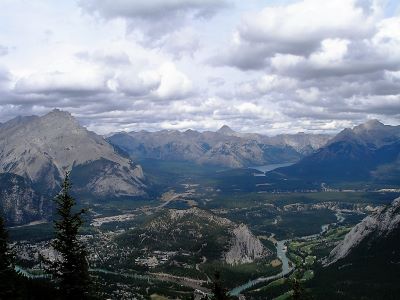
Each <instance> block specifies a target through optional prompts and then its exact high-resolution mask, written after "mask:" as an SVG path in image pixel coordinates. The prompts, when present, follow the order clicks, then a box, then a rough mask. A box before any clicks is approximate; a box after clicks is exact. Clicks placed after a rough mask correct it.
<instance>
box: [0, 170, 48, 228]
mask: <svg viewBox="0 0 400 300" xmlns="http://www.w3.org/2000/svg"><path fill="white" fill-rule="evenodd" d="M50 212H51V203H50V201H49V200H48V199H47V198H45V197H42V196H40V195H39V194H38V193H37V192H36V191H35V190H34V189H33V188H32V185H31V183H30V182H29V180H27V179H25V178H23V177H21V176H18V175H15V174H10V173H2V174H0V213H1V214H2V216H4V217H5V221H6V223H7V225H21V224H24V223H27V222H30V221H35V220H39V219H42V218H44V217H46V216H48V215H49V213H50Z"/></svg>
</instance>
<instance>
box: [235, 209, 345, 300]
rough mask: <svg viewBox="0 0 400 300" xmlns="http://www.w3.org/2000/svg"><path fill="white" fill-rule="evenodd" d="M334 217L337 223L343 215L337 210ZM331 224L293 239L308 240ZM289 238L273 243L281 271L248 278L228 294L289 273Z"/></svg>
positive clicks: (320, 233)
mask: <svg viewBox="0 0 400 300" xmlns="http://www.w3.org/2000/svg"><path fill="white" fill-rule="evenodd" d="M336 218H337V223H342V222H343V221H344V219H345V218H344V216H343V215H342V214H341V213H340V212H337V213H336ZM337 223H332V224H337ZM332 224H324V225H322V226H321V231H320V232H319V233H316V234H312V235H307V236H302V237H298V238H295V239H305V240H309V239H313V238H316V237H318V236H320V235H322V234H324V233H325V232H327V231H328V229H329V225H332ZM289 241H291V240H281V241H277V242H276V244H275V247H276V253H277V256H278V258H279V259H280V260H281V262H282V271H281V272H279V273H278V274H275V275H272V276H269V277H259V278H257V279H254V280H250V281H249V282H247V283H245V284H243V285H240V286H237V287H235V288H233V289H232V290H230V291H229V294H230V295H231V296H238V295H239V294H240V293H241V292H243V291H244V290H247V289H248V288H251V287H252V286H254V285H256V284H258V283H261V282H267V281H273V280H275V279H279V278H282V277H285V276H286V275H288V274H289V273H291V272H292V271H293V270H294V267H292V266H291V265H293V266H294V264H291V263H290V260H289V258H288V257H287V255H286V253H287V249H286V246H285V244H286V242H289Z"/></svg>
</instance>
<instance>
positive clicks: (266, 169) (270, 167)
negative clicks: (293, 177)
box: [249, 163, 294, 176]
mask: <svg viewBox="0 0 400 300" xmlns="http://www.w3.org/2000/svg"><path fill="white" fill-rule="evenodd" d="M293 164H294V163H284V164H270V165H264V166H255V167H249V169H255V170H258V171H261V172H264V173H266V172H269V171H272V170H275V169H278V168H282V167H288V166H291V165H293ZM260 176H262V174H260Z"/></svg>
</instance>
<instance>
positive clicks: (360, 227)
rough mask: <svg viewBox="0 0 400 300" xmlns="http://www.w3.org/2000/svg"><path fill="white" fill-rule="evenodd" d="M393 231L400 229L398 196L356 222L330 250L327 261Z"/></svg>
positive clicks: (342, 255) (339, 257)
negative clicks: (389, 203) (388, 203)
mask: <svg viewBox="0 0 400 300" xmlns="http://www.w3.org/2000/svg"><path fill="white" fill-rule="evenodd" d="M395 231H397V232H398V231H400V198H397V199H396V200H394V201H393V203H392V204H391V205H389V206H387V207H385V208H382V209H381V210H379V211H378V212H376V213H374V214H372V215H370V216H368V217H366V218H365V219H364V220H363V221H362V222H361V223H359V224H357V225H356V226H355V227H354V228H353V229H352V230H351V231H350V232H349V233H348V234H347V235H346V236H345V238H344V240H343V241H342V242H341V243H340V244H338V245H337V246H336V247H335V248H334V249H333V250H332V252H331V253H330V255H329V259H328V262H329V264H332V263H335V262H336V261H338V260H340V259H343V258H345V257H346V256H348V255H349V254H350V253H351V252H352V251H353V250H354V249H356V248H357V247H358V246H359V245H360V244H361V243H363V244H369V245H372V244H374V243H375V242H378V241H379V240H380V239H385V238H387V237H389V236H391V235H392V234H393V232H395ZM389 250H390V249H388V251H389ZM393 250H395V251H396V250H397V249H393Z"/></svg>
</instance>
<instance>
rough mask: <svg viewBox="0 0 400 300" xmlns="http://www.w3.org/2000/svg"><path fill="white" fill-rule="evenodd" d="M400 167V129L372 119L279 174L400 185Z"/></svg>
mask: <svg viewBox="0 0 400 300" xmlns="http://www.w3.org/2000/svg"><path fill="white" fill-rule="evenodd" d="M399 167H400V126H389V125H384V124H382V123H380V122H378V121H376V120H371V121H368V122H366V123H364V124H361V125H359V126H356V127H354V128H353V129H345V130H343V131H342V132H340V133H339V134H338V135H337V136H336V137H334V138H333V139H332V140H331V141H329V142H328V144H327V145H326V146H324V147H322V148H321V149H319V150H317V151H316V152H315V153H313V154H311V155H309V156H307V157H305V158H303V159H302V160H301V161H299V162H298V163H296V164H294V165H292V166H290V167H286V168H281V169H278V170H276V171H275V173H279V174H281V175H282V174H283V175H285V176H287V177H296V178H303V179H310V180H317V181H332V180H334V181H358V180H375V181H385V182H387V183H399V182H400V177H398V176H397V174H400V173H399V171H400V168H399Z"/></svg>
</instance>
